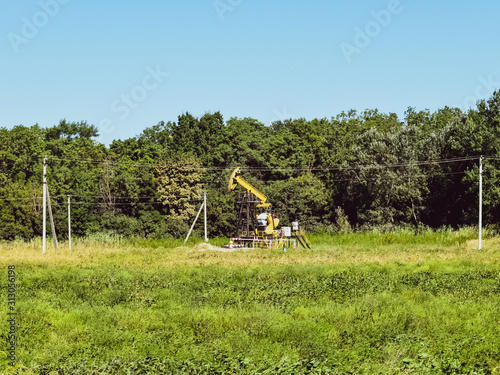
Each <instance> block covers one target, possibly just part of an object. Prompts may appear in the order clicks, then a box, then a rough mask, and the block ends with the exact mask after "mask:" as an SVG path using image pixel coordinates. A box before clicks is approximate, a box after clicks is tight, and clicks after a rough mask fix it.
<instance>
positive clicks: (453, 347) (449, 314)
mask: <svg viewBox="0 0 500 375" xmlns="http://www.w3.org/2000/svg"><path fill="white" fill-rule="evenodd" d="M475 236H476V234H475V233H474V231H472V230H466V231H462V232H452V231H442V232H437V233H436V232H432V233H431V232H428V233H424V234H421V235H419V236H415V235H414V234H412V233H411V232H405V233H392V234H373V233H369V234H351V235H337V236H333V237H327V236H312V237H311V240H312V242H313V243H314V244H315V246H314V248H313V250H303V249H297V250H295V251H291V250H289V251H287V252H283V251H282V250H271V251H270V250H248V251H236V252H232V253H226V252H219V251H213V250H210V247H209V246H207V245H203V244H200V242H201V241H200V240H192V241H193V242H192V243H190V245H189V246H186V247H184V246H180V245H182V242H183V241H181V243H177V242H169V241H145V240H123V239H120V241H119V242H118V243H113V242H111V243H110V242H104V243H100V244H99V242H98V241H95V239H94V240H92V241H80V242H78V241H77V242H75V245H74V249H72V250H71V251H70V250H69V249H67V248H65V247H64V245H62V246H61V249H60V250H59V252H58V253H55V252H54V251H53V250H52V249H49V251H47V253H46V254H45V255H42V254H40V253H41V250H40V247H39V243H38V242H36V241H35V242H33V243H30V244H23V243H10V244H7V243H4V244H1V245H0V264H1V267H2V272H1V273H0V275H1V277H2V279H1V293H0V298H1V299H2V300H3V301H6V298H7V297H6V278H7V276H6V275H7V265H8V264H16V271H17V285H18V290H17V294H16V298H17V310H18V331H17V334H18V340H19V342H18V348H17V355H18V357H19V359H20V361H19V365H18V367H17V369H13V368H9V367H8V361H7V359H6V358H5V356H3V357H2V353H0V370H1V371H4V372H5V373H13V374H14V373H35V374H49V373H50V372H51V371H55V372H53V373H54V374H55V373H58V374H91V373H94V374H127V373H134V374H136V373H144V374H146V373H172V374H205V373H207V374H223V373H225V374H230V373H235V374H276V373H282V374H346V373H351V374H464V373H467V374H474V373H477V374H492V373H493V374H498V373H500V344H498V337H500V324H499V323H500V309H499V307H500V265H499V260H500V251H499V250H498V249H500V247H497V244H498V243H499V242H500V239H498V238H496V237H493V236H491V237H490V238H488V239H486V240H485V242H484V250H483V251H481V252H479V251H477V250H476V248H475V245H477V240H475ZM223 241H225V240H221V239H218V240H216V241H214V243H213V244H214V245H215V244H219V243H222V242H223ZM474 241H476V242H474ZM12 262H13V263H12ZM0 311H1V318H0V330H1V331H0V332H6V330H7V328H8V327H7V321H6V315H5V313H6V304H5V303H4V304H2V310H0ZM0 340H2V341H3V342H5V340H6V335H2V336H1V339H0ZM4 346H5V345H4ZM0 351H3V349H0ZM21 366H24V367H25V368H26V370H24V371H23V370H22V368H21Z"/></svg>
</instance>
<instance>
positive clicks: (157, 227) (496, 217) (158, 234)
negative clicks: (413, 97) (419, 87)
mask: <svg viewBox="0 0 500 375" xmlns="http://www.w3.org/2000/svg"><path fill="white" fill-rule="evenodd" d="M97 137H98V129H97V128H96V127H95V126H93V125H91V124H87V123H86V122H68V121H66V120H62V121H61V122H60V123H59V124H57V125H55V126H53V127H50V128H41V127H40V126H38V125H33V126H31V127H27V126H23V125H18V126H14V127H12V128H10V129H7V128H5V127H3V128H0V144H1V149H0V216H1V221H0V239H4V240H12V239H16V238H17V239H31V238H33V237H36V236H41V232H42V170H43V160H44V157H45V156H46V157H47V170H48V174H47V180H48V186H49V191H50V198H51V202H52V210H53V212H54V219H55V223H56V229H57V234H58V237H61V238H64V237H65V236H67V234H68V229H67V201H68V197H67V196H68V195H70V196H71V218H72V233H73V234H75V235H78V236H86V235H93V234H101V233H105V234H108V235H120V236H140V237H147V238H164V237H183V236H185V235H186V233H187V231H188V229H189V226H190V223H191V222H192V220H193V219H194V216H195V215H196V211H197V209H198V207H199V206H200V204H201V202H202V195H203V192H206V193H207V199H208V205H207V206H208V231H209V236H211V237H214V236H227V235H229V234H230V233H231V232H232V231H233V230H234V228H235V224H236V223H235V221H236V217H237V214H236V209H237V208H236V202H237V198H238V193H237V192H232V193H228V192H227V184H228V179H229V175H230V174H231V171H232V170H233V169H234V168H236V167H240V168H241V170H242V175H243V177H244V178H245V179H246V180H247V181H249V182H250V183H251V184H252V185H254V186H255V187H256V188H257V189H259V190H260V191H261V192H263V193H264V194H266V195H267V197H268V201H269V202H271V203H272V204H273V209H274V210H275V211H276V213H277V214H278V215H279V217H280V219H281V224H283V225H285V224H289V223H290V222H291V221H294V220H298V221H299V222H300V223H301V225H302V226H303V227H304V228H306V230H308V231H315V232H332V233H335V232H339V231H364V230H382V231H386V230H391V229H394V228H398V227H406V226H410V227H412V228H415V230H418V229H419V228H424V227H430V228H441V227H443V226H446V227H453V228H456V227H460V226H468V225H477V220H478V181H479V167H478V166H479V159H480V156H481V155H483V156H484V159H483V165H484V173H483V178H484V183H483V203H484V206H483V207H484V209H483V221H484V223H485V224H488V225H492V226H494V225H496V224H499V223H500V212H499V210H498V209H497V207H498V206H499V204H500V173H499V172H500V161H499V160H500V92H495V93H494V94H493V95H492V96H491V97H490V98H489V99H487V100H482V101H479V102H478V103H477V106H476V107H475V108H472V109H470V110H469V111H468V112H466V113H464V112H463V111H461V110H460V109H458V108H449V107H444V108H442V109H439V110H437V111H436V112H430V111H429V110H422V111H417V110H416V109H415V108H408V110H407V111H406V112H405V116H404V119H399V118H398V116H397V115H396V114H394V113H390V114H384V113H380V112H379V111H378V110H365V111H364V112H362V113H359V112H357V111H354V110H351V111H349V112H347V113H346V112H342V113H340V114H339V115H337V116H336V117H332V118H331V119H326V118H324V119H314V120H311V121H307V120H305V119H296V120H292V119H290V120H286V121H277V122H274V123H273V124H272V125H270V126H265V125H264V124H262V123H260V122H259V121H258V120H256V119H252V118H231V119H229V120H226V121H225V120H224V119H223V116H222V114H220V113H218V112H216V113H207V114H205V115H203V116H202V117H200V118H196V117H194V116H192V115H191V114H189V113H184V114H182V115H180V116H179V117H178V120H177V122H160V123H158V124H157V125H154V126H151V127H149V128H146V129H145V130H144V131H143V132H142V133H141V134H139V135H138V136H136V137H133V138H130V139H126V140H115V141H113V142H112V143H111V144H110V145H109V146H105V145H103V144H101V143H99V142H97V140H96V139H97ZM201 227H202V226H201V225H200V227H199V228H198V230H200V229H201ZM198 234H199V232H198Z"/></svg>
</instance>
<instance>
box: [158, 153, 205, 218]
mask: <svg viewBox="0 0 500 375" xmlns="http://www.w3.org/2000/svg"><path fill="white" fill-rule="evenodd" d="M156 174H157V178H158V182H159V183H158V193H159V196H160V197H159V199H160V201H161V202H162V203H163V204H164V205H165V206H166V208H167V216H168V217H169V218H171V219H175V220H178V221H181V222H186V221H187V220H189V219H191V218H193V216H194V215H195V214H196V209H195V207H196V202H197V201H200V199H201V194H202V192H203V186H202V178H203V172H202V169H201V164H200V162H199V161H198V159H196V158H195V157H194V156H188V155H182V156H181V155H177V154H173V155H168V156H165V157H164V158H163V160H162V161H161V162H160V163H158V165H157V166H156Z"/></svg>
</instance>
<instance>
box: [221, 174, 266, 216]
mask: <svg viewBox="0 0 500 375" xmlns="http://www.w3.org/2000/svg"><path fill="white" fill-rule="evenodd" d="M236 185H240V186H241V187H242V188H243V189H245V191H247V192H248V193H252V194H253V195H255V196H256V197H257V199H258V200H260V203H259V204H258V205H257V206H256V207H270V206H271V203H266V200H267V197H266V196H265V195H264V194H262V193H261V192H260V191H258V190H257V189H256V188H254V187H253V186H252V185H250V184H249V183H248V182H246V181H245V180H244V179H243V178H242V177H241V176H240V168H236V169H235V170H234V171H233V173H231V177H230V178H229V185H228V187H227V190H228V192H231V191H233V190H234V188H235V187H236Z"/></svg>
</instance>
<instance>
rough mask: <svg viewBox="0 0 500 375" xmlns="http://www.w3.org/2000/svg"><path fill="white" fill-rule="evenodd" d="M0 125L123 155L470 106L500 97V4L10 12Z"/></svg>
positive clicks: (57, 4) (322, 1) (256, 3)
mask: <svg viewBox="0 0 500 375" xmlns="http://www.w3.org/2000/svg"><path fill="white" fill-rule="evenodd" d="M0 4H1V7H2V10H3V11H2V12H1V13H0V36H1V38H0V51H1V55H0V56H1V59H0V72H1V73H0V74H1V75H0V78H1V81H0V84H1V91H0V126H2V127H8V128H10V127H12V126H14V125H17V124H23V125H26V126H31V125H33V124H35V123H38V124H39V125H40V126H42V127H49V126H52V125H55V124H57V123H58V122H59V120H61V119H63V118H65V119H67V120H69V121H82V120H84V121H87V122H89V123H92V124H94V125H96V126H97V127H98V128H99V129H100V133H101V134H102V136H101V138H100V139H99V140H100V141H101V142H103V143H106V144H108V143H110V142H111V141H112V140H113V139H126V138H129V137H133V136H135V135H138V134H140V133H141V132H142V130H143V129H144V128H146V127H150V126H152V125H154V124H156V123H158V122H159V121H176V120H177V116H178V115H180V114H182V113H184V112H190V113H192V114H193V115H195V116H202V115H203V114H204V113H206V112H215V111H220V112H221V113H222V114H223V116H224V118H225V119H226V120H228V119H229V118H231V117H241V118H242V117H253V118H256V119H258V120H259V121H261V122H262V123H264V124H266V125H269V124H270V123H271V122H272V121H275V120H278V119H284V118H290V117H292V118H301V117H303V118H306V119H308V120H311V119H313V118H323V117H326V118H330V117H332V116H336V115H337V114H338V113H340V112H341V111H348V110H349V109H351V108H353V109H357V110H359V111H362V110H364V109H366V108H369V109H374V108H378V109H379V110H380V111H382V112H385V113H389V112H395V113H397V114H398V116H400V117H402V116H403V114H404V111H405V110H406V108H407V107H409V106H412V107H416V108H417V110H420V109H426V108H428V109H430V110H431V111H434V110H436V109H438V108H442V107H444V106H446V105H448V106H458V107H461V108H463V109H464V108H467V107H469V106H471V105H473V103H474V102H475V100H478V99H483V98H487V97H489V96H490V95H491V93H492V91H493V90H495V89H500V64H499V61H500V48H498V47H499V42H498V35H500V32H499V28H500V26H499V23H498V15H499V14H500V2H495V1H492V0H491V1H484V0H479V1H475V2H472V1H460V0H458V1H454V2H444V1H438V2H431V1H427V0H389V1H387V0H382V1H379V0H372V1H367V0H359V1H351V2H347V1H334V0H330V1H327V0H313V1H311V2H306V1H297V0H288V1H284V0H268V1H263V0H252V1H251V0H191V1H186V0H184V1H180V0H172V1H152V0H144V1H141V2H139V1H130V0H122V1H106V2H98V1H93V0H87V1H82V0H23V1H17V2H14V1H7V0H0Z"/></svg>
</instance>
